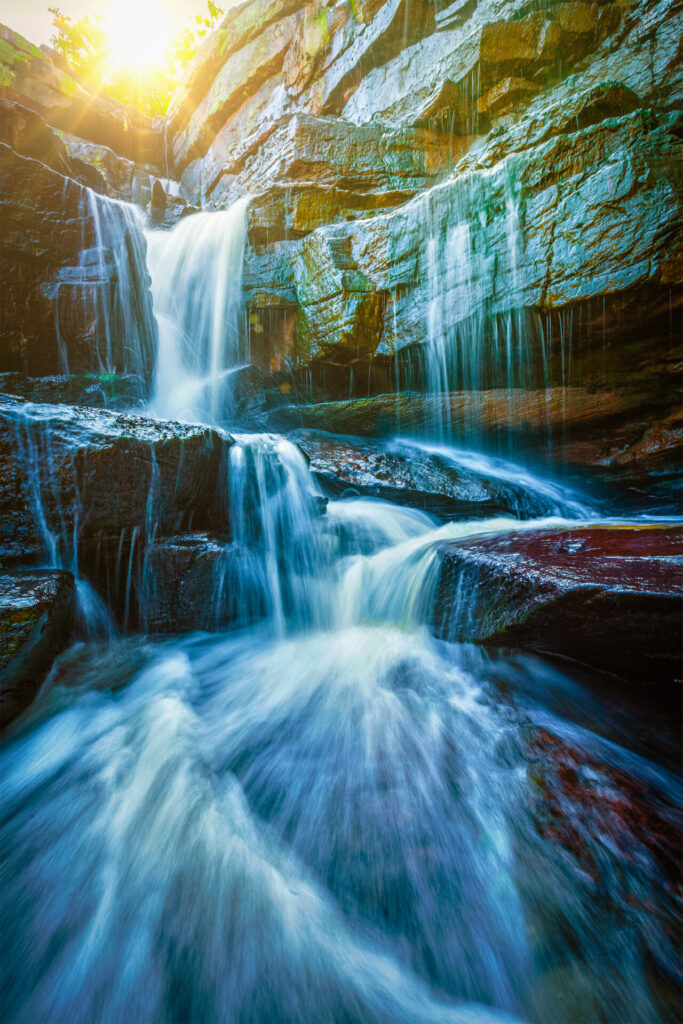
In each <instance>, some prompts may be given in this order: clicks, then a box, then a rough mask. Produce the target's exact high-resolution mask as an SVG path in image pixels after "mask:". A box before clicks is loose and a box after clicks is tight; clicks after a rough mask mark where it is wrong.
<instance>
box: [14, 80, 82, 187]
mask: <svg viewBox="0 0 683 1024" xmlns="http://www.w3.org/2000/svg"><path fill="white" fill-rule="evenodd" d="M0 142H4V143H5V144H6V145H8V146H10V148H11V149H13V150H14V151H15V153H18V154H19V155H20V156H29V157H33V158H34V159H36V160H41V161H42V162H43V163H44V164H47V166H48V167H50V168H52V170H53V171H57V172H58V174H66V175H68V174H70V173H71V170H72V169H71V164H70V161H69V153H68V151H67V148H66V146H65V145H64V142H63V141H62V139H60V137H59V135H58V134H57V132H56V131H54V130H53V129H52V128H50V127H48V125H46V124H45V122H44V121H43V119H42V117H40V115H39V114H36V112H35V111H34V110H30V109H29V108H28V107H25V106H23V105H22V104H21V103H17V102H16V101H14V100H7V99H0Z"/></svg>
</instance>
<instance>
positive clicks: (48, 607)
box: [0, 569, 75, 728]
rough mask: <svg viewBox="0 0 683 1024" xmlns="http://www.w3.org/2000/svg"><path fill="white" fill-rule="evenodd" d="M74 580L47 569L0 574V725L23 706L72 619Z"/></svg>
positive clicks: (60, 643)
mask: <svg viewBox="0 0 683 1024" xmlns="http://www.w3.org/2000/svg"><path fill="white" fill-rule="evenodd" d="M74 611H75V589H74V578H73V576H72V575H71V573H69V572H60V571H56V570H52V569H32V570H13V571H12V572H6V571H2V572H0V726H1V727H3V728H4V727H5V726H6V725H8V724H9V723H10V722H11V721H12V720H13V719H14V718H16V717H17V715H19V714H21V712H22V711H23V710H24V709H25V708H26V707H28V705H29V704H30V703H31V701H32V700H33V698H34V697H35V695H36V693H37V692H38V688H39V686H40V684H41V682H42V680H43V678H44V677H45V675H46V673H47V671H48V669H49V668H50V665H51V664H52V662H53V661H54V658H55V656H56V655H57V654H58V653H59V651H60V650H61V649H62V647H64V645H65V644H66V642H67V641H68V639H69V634H70V633H71V629H72V626H73V621H74Z"/></svg>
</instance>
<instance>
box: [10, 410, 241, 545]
mask: <svg viewBox="0 0 683 1024" xmlns="http://www.w3.org/2000/svg"><path fill="white" fill-rule="evenodd" d="M231 443H232V442H231V439H230V438H229V437H228V435H225V434H221V433H218V432H217V431H214V430H210V429H208V428H206V427H202V426H188V425H183V424H179V423H171V422H166V421H161V420H151V419H146V418H145V417H142V416H134V415H123V414H119V413H115V412H110V411H105V410H96V409H84V408H76V407H72V406H59V405H57V406H50V405H31V404H29V405H23V404H22V403H20V402H18V401H16V400H13V399H11V398H9V397H4V398H1V399H0V522H1V523H2V526H1V528H0V557H2V558H4V559H9V558H13V559H17V558H26V557H28V556H30V554H32V553H33V554H35V555H39V554H40V553H41V552H45V551H46V550H47V551H48V554H50V556H51V557H52V559H53V560H54V557H55V553H57V554H58V555H59V556H60V557H61V558H62V559H63V561H64V563H65V564H71V562H72V561H73V559H74V558H75V555H76V554H77V551H78V549H79V548H80V547H81V546H82V545H87V544H91V543H92V542H94V541H95V540H96V539H98V538H101V537H102V536H107V537H114V538H116V539H118V538H119V537H120V536H121V534H122V531H129V534H130V533H131V532H133V531H135V532H136V535H137V536H138V537H139V539H140V542H141V543H142V541H143V540H145V539H146V538H147V537H148V536H151V535H152V534H153V533H154V532H155V531H160V532H165V533H169V532H173V531H176V530H178V529H179V528H182V527H183V526H187V525H188V524H189V523H190V522H193V523H194V524H196V525H197V526H198V527H200V528H201V527H204V526H212V527H214V528H220V529H224V528H227V526H228V513H227V505H226V500H225V495H226V493H227V492H226V491H225V482H226V481H225V476H224V474H225V464H226V457H227V450H228V448H229V446H230V444H231ZM49 549H52V550H51V551H50V550H49ZM74 549H76V550H74Z"/></svg>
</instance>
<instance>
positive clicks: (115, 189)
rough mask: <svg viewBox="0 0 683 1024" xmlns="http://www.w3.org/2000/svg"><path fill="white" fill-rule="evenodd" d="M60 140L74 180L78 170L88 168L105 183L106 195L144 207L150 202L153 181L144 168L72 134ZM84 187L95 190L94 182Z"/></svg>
mask: <svg viewBox="0 0 683 1024" xmlns="http://www.w3.org/2000/svg"><path fill="white" fill-rule="evenodd" d="M61 138H62V141H63V142H64V145H65V147H66V151H67V153H68V155H69V159H70V161H71V168H72V169H71V177H75V178H76V179H78V178H79V171H78V168H79V167H85V168H89V169H90V173H91V174H92V172H95V173H96V174H97V175H98V177H99V178H100V179H101V180H102V181H103V182H104V186H105V188H104V194H105V195H109V196H112V197H113V198H114V199H122V200H124V202H127V203H136V204H137V205H138V206H142V207H144V206H145V205H146V204H147V203H148V202H149V200H150V198H151V194H152V181H153V180H154V179H153V178H152V177H151V175H150V173H149V171H148V170H147V169H146V168H145V167H142V166H141V165H140V164H136V163H134V161H133V160H127V159H126V157H123V156H119V155H118V154H117V153H115V152H114V150H113V149H111V148H110V147H109V146H103V145H97V144H96V143H94V142H88V141H86V140H85V139H79V138H78V136H76V135H71V134H70V133H69V132H62V133H61ZM85 173H87V171H86V172H85ZM84 184H86V185H89V186H90V187H93V185H92V182H91V181H84Z"/></svg>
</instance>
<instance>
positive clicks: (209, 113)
mask: <svg viewBox="0 0 683 1024" xmlns="http://www.w3.org/2000/svg"><path fill="white" fill-rule="evenodd" d="M296 28H297V16H296V15H290V16H289V17H288V18H284V19H282V20H280V21H276V22H273V23H271V24H270V25H268V26H267V27H266V28H265V29H264V31H263V32H262V33H261V34H260V35H259V36H257V37H256V38H255V39H253V40H252V41H251V42H249V43H247V44H246V45H245V46H244V47H243V48H242V49H241V50H238V51H237V52H236V53H233V54H232V55H231V56H229V57H228V59H227V60H226V61H225V63H224V64H223V66H222V67H221V69H220V71H219V72H218V74H217V75H216V77H215V79H214V80H213V82H212V83H211V87H210V89H209V91H208V93H207V94H206V96H205V97H204V98H203V99H202V101H201V103H199V105H198V106H197V107H196V109H195V110H194V111H193V113H192V116H191V117H190V119H189V121H188V123H187V125H186V126H185V127H184V128H183V130H182V131H181V132H179V133H178V134H177V135H176V136H175V137H174V139H173V142H172V154H173V161H174V166H175V168H176V170H177V171H178V172H182V171H183V170H184V169H185V167H186V166H187V164H188V163H189V162H190V161H191V160H193V159H195V158H196V157H200V156H202V155H203V154H204V153H205V152H206V150H207V148H208V146H209V145H210V144H211V142H212V141H213V139H214V138H215V136H216V134H217V132H218V131H219V130H220V129H221V128H222V127H223V126H224V124H225V122H226V121H227V120H228V118H229V116H230V115H231V114H232V113H234V112H235V111H237V110H238V109H239V107H240V106H241V104H242V103H244V101H245V100H247V99H248V98H249V97H250V96H252V95H253V94H254V93H255V92H257V91H258V89H259V87H260V86H261V85H262V84H263V83H264V82H266V81H268V79H269V78H271V77H272V75H273V74H274V73H275V71H277V70H279V69H280V68H281V67H282V62H283V60H284V56H285V53H286V52H287V48H288V47H289V45H290V43H291V42H292V40H293V38H294V33H295V31H296Z"/></svg>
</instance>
